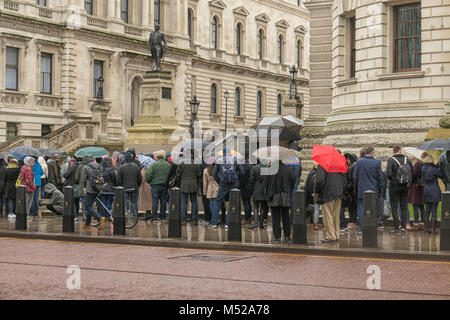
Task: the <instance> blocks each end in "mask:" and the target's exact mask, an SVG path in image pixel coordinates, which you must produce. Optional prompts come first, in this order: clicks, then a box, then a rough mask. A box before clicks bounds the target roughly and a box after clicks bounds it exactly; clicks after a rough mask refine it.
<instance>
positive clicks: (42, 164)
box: [38, 157, 48, 179]
mask: <svg viewBox="0 0 450 320" xmlns="http://www.w3.org/2000/svg"><path fill="white" fill-rule="evenodd" d="M38 162H39V164H40V165H41V168H42V171H44V173H43V174H42V176H41V179H47V178H48V166H47V162H45V160H44V158H43V157H39V158H38Z"/></svg>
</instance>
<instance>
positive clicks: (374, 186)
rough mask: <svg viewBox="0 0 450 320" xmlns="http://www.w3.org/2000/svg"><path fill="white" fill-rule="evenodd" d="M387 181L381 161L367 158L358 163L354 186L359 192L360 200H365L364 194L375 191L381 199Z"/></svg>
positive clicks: (355, 170) (354, 174)
mask: <svg viewBox="0 0 450 320" xmlns="http://www.w3.org/2000/svg"><path fill="white" fill-rule="evenodd" d="M384 184H385V180H384V174H383V171H382V170H381V161H380V160H377V159H374V158H373V157H370V156H366V157H364V158H361V159H359V160H358V161H357V162H356V165H355V169H354V172H353V186H354V188H356V189H357V191H358V199H362V198H364V192H365V191H368V190H371V191H375V192H376V193H377V194H378V196H379V197H380V196H381V195H382V194H383V188H384Z"/></svg>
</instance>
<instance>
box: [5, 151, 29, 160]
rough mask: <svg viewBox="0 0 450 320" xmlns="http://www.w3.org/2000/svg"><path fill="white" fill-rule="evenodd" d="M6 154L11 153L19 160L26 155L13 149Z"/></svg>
mask: <svg viewBox="0 0 450 320" xmlns="http://www.w3.org/2000/svg"><path fill="white" fill-rule="evenodd" d="M8 154H10V155H12V156H13V157H14V158H15V159H17V160H19V161H20V160H23V159H25V157H26V156H27V155H26V154H23V153H18V152H14V151H9V152H8Z"/></svg>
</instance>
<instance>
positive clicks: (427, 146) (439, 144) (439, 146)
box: [419, 139, 450, 150]
mask: <svg viewBox="0 0 450 320" xmlns="http://www.w3.org/2000/svg"><path fill="white" fill-rule="evenodd" d="M419 149H420V150H450V139H435V140H430V141H427V142H424V143H422V144H421V145H420V147H419Z"/></svg>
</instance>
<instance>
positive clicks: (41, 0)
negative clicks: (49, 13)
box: [36, 0, 47, 7]
mask: <svg viewBox="0 0 450 320" xmlns="http://www.w3.org/2000/svg"><path fill="white" fill-rule="evenodd" d="M42 3H44V4H42ZM36 4H37V5H38V6H41V7H46V6H47V0H36Z"/></svg>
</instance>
